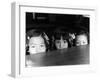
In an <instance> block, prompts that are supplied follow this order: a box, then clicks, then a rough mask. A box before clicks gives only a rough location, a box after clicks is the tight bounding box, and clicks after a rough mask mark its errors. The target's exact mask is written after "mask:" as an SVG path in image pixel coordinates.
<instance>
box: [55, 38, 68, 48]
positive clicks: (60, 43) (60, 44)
mask: <svg viewBox="0 0 100 80" xmlns="http://www.w3.org/2000/svg"><path fill="white" fill-rule="evenodd" d="M55 46H56V48H57V49H64V48H68V42H67V41H66V40H63V39H62V37H61V39H60V40H55Z"/></svg>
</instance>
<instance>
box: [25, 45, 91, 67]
mask: <svg viewBox="0 0 100 80" xmlns="http://www.w3.org/2000/svg"><path fill="white" fill-rule="evenodd" d="M27 59H28V60H31V61H32V62H33V63H34V65H33V66H61V65H80V64H89V45H83V46H78V47H72V48H67V49H61V50H55V51H49V52H46V53H38V54H34V55H27V56H26V60H27Z"/></svg>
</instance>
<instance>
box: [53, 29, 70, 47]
mask: <svg viewBox="0 0 100 80" xmlns="http://www.w3.org/2000/svg"><path fill="white" fill-rule="evenodd" d="M52 39H53V47H54V48H55V49H65V48H68V47H69V35H68V33H67V32H64V31H61V30H58V31H55V32H54V34H53V36H52Z"/></svg>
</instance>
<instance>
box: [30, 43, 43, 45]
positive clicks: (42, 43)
mask: <svg viewBox="0 0 100 80" xmlns="http://www.w3.org/2000/svg"><path fill="white" fill-rule="evenodd" d="M41 44H44V43H41ZM41 44H35V43H31V45H41Z"/></svg>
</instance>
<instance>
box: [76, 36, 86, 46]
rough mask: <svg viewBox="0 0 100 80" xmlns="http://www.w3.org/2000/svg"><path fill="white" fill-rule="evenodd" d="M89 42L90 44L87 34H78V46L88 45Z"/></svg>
mask: <svg viewBox="0 0 100 80" xmlns="http://www.w3.org/2000/svg"><path fill="white" fill-rule="evenodd" d="M87 44H88V41H87V37H86V36H85V35H78V36H77V37H76V46H80V45H87Z"/></svg>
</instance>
